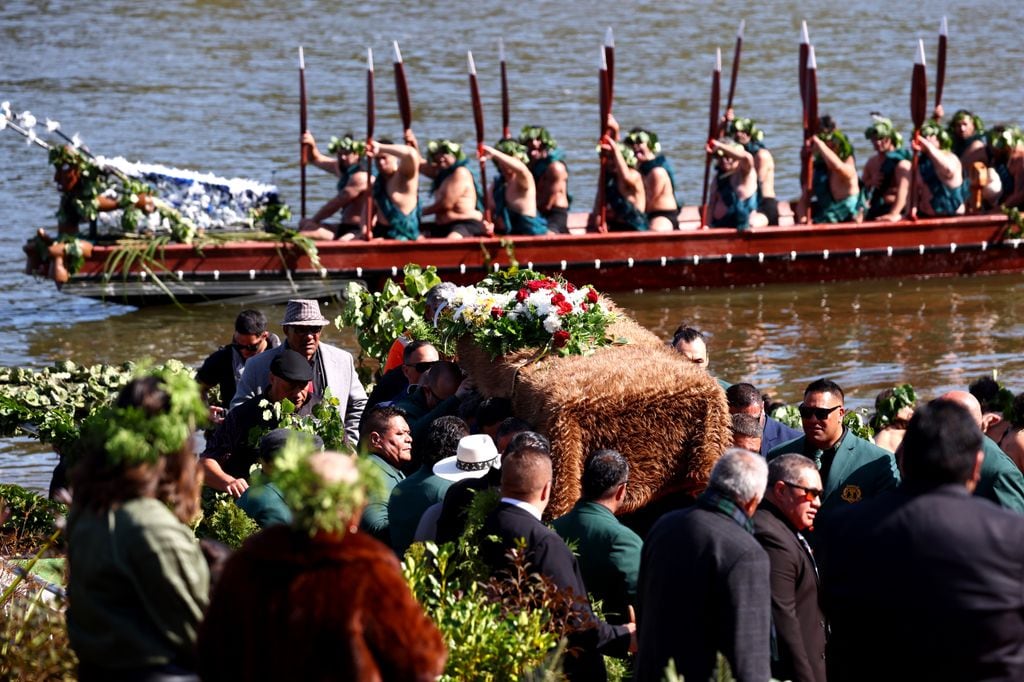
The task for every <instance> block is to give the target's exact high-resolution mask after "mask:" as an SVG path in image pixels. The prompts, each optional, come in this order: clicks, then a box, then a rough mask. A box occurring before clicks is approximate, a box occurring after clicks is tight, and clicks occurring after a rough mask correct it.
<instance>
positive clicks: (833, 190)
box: [797, 116, 860, 223]
mask: <svg viewBox="0 0 1024 682" xmlns="http://www.w3.org/2000/svg"><path fill="white" fill-rule="evenodd" d="M818 130H819V131H820V132H819V133H818V134H817V135H814V136H812V137H810V138H808V140H807V142H805V143H804V145H805V146H804V151H803V153H805V154H814V171H813V173H814V175H813V182H814V196H813V197H812V198H811V208H812V209H813V221H814V222H815V223H846V222H852V221H854V220H856V219H857V216H858V212H859V210H860V183H859V182H858V180H857V162H856V160H855V159H854V158H853V145H852V144H850V139H849V138H848V137H847V136H846V135H845V134H844V133H843V131H841V130H839V129H838V128H836V126H835V122H834V121H833V120H832V117H831V116H822V117H821V120H820V123H819V125H818ZM805 214H806V207H805V206H804V205H803V199H802V198H801V201H800V207H799V208H798V210H797V215H799V216H803V215H805Z"/></svg>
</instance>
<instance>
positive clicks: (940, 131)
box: [921, 121, 953, 150]
mask: <svg viewBox="0 0 1024 682" xmlns="http://www.w3.org/2000/svg"><path fill="white" fill-rule="evenodd" d="M932 136H934V137H935V138H936V139H937V140H938V141H939V147H941V148H942V149H945V150H949V149H952V148H953V138H952V137H950V136H949V133H947V132H946V129H945V128H943V127H942V126H940V125H939V124H938V123H936V122H935V121H928V122H927V123H925V124H924V125H923V126H921V137H932Z"/></svg>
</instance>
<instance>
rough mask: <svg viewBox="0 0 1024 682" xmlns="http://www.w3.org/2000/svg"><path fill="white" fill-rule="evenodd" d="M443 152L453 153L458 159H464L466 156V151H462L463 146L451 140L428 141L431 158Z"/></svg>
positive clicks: (428, 153) (428, 151) (428, 152)
mask: <svg viewBox="0 0 1024 682" xmlns="http://www.w3.org/2000/svg"><path fill="white" fill-rule="evenodd" d="M442 154H451V155H452V156H454V157H455V160H456V161H462V160H463V159H465V158H466V155H465V153H463V151H462V146H461V145H459V144H458V143H456V142H452V141H451V140H431V141H430V142H428V143H427V156H428V157H429V158H431V159H436V158H437V157H438V156H441V155H442Z"/></svg>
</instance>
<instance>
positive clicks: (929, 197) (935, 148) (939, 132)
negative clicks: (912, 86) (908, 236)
mask: <svg viewBox="0 0 1024 682" xmlns="http://www.w3.org/2000/svg"><path fill="white" fill-rule="evenodd" d="M910 144H911V146H912V147H913V148H914V150H915V151H917V152H923V153H922V154H921V155H920V161H919V162H918V164H917V183H916V186H917V213H918V215H921V216H951V215H958V214H961V213H963V212H964V197H965V196H966V192H967V183H965V182H964V175H963V168H962V167H961V165H960V158H959V157H958V156H957V155H956V154H954V153H953V152H952V151H951V148H952V146H953V140H952V139H951V138H950V136H949V133H947V132H946V129H945V128H943V127H942V126H941V125H939V124H938V123H937V122H935V121H928V122H926V123H925V124H924V125H923V126H921V130H920V135H919V136H918V137H916V138H914V139H913V140H912V141H911V143H910Z"/></svg>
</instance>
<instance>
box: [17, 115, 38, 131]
mask: <svg viewBox="0 0 1024 682" xmlns="http://www.w3.org/2000/svg"><path fill="white" fill-rule="evenodd" d="M18 121H19V122H21V125H22V126H23V127H25V128H35V127H36V117H35V116H33V115H32V112H31V111H23V112H21V113H20V114H18Z"/></svg>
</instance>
